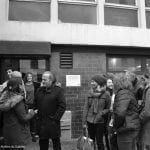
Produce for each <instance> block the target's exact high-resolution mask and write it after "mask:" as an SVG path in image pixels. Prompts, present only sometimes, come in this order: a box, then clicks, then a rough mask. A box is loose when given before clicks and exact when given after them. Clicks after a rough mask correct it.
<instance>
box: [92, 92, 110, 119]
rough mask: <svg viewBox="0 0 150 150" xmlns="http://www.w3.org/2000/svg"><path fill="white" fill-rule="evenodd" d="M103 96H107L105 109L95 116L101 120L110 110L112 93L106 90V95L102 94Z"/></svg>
mask: <svg viewBox="0 0 150 150" xmlns="http://www.w3.org/2000/svg"><path fill="white" fill-rule="evenodd" d="M102 98H105V106H104V109H103V110H102V111H100V112H99V113H98V114H97V115H96V118H95V120H96V121H98V120H100V119H101V118H102V117H105V116H106V115H107V114H108V113H109V111H110V109H109V108H110V103H111V97H110V95H109V94H108V93H107V92H106V93H105V97H103V96H102Z"/></svg>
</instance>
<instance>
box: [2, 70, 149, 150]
mask: <svg viewBox="0 0 150 150" xmlns="http://www.w3.org/2000/svg"><path fill="white" fill-rule="evenodd" d="M8 77H9V79H8V80H7V81H6V82H4V83H3V85H1V89H0V129H1V130H2V132H0V134H2V135H1V136H3V137H4V143H3V144H6V145H10V146H11V145H13V146H14V145H15V146H20V145H23V146H25V148H26V149H27V150H30V147H31V145H32V144H31V143H32V141H35V140H36V136H38V137H39V146H40V150H48V148H49V139H51V140H52V143H53V149H54V150H61V142H60V135H61V130H60V120H61V117H62V115H63V114H64V112H65V109H66V102H65V96H64V91H63V89H62V88H61V87H60V84H57V81H56V77H55V75H54V74H53V73H52V72H50V71H46V72H44V73H43V75H42V82H41V83H37V82H34V81H33V75H32V73H27V74H26V76H25V79H24V80H23V78H22V74H21V72H19V71H12V70H11V69H9V70H8ZM90 85H91V88H90V90H89V92H88V94H87V99H86V100H85V105H84V109H83V128H86V129H87V130H88V135H89V137H90V138H91V139H92V140H93V141H94V143H95V144H94V146H95V150H104V149H105V146H104V139H105V143H106V144H105V145H106V148H107V150H150V77H149V76H148V75H147V74H145V75H143V76H137V75H135V74H134V73H132V72H125V73H118V74H115V75H111V76H110V75H104V74H103V75H95V76H93V77H92V78H91V82H90ZM104 137H105V138H104Z"/></svg>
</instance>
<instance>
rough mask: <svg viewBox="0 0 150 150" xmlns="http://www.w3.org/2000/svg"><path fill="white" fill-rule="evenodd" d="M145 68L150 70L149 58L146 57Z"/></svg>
mask: <svg viewBox="0 0 150 150" xmlns="http://www.w3.org/2000/svg"><path fill="white" fill-rule="evenodd" d="M146 70H147V71H148V72H150V58H149V59H146Z"/></svg>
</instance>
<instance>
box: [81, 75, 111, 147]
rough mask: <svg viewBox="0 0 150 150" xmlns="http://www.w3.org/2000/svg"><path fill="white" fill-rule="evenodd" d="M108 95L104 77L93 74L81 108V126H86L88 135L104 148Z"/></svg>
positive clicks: (108, 104)
mask: <svg viewBox="0 0 150 150" xmlns="http://www.w3.org/2000/svg"><path fill="white" fill-rule="evenodd" d="M109 107H110V95H109V93H108V92H106V78H105V77H103V76H102V75H95V76H93V77H92V79H91V90H90V92H89V94H88V99H87V100H86V101H85V105H84V110H83V127H84V128H86V127H87V128H88V134H89V137H90V138H91V139H92V140H93V141H94V142H95V143H97V147H98V150H104V143H103V136H104V116H105V115H106V114H107V113H108V112H109Z"/></svg>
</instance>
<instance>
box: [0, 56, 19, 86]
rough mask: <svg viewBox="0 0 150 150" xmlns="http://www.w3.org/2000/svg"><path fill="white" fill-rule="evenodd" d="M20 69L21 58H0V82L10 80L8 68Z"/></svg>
mask: <svg viewBox="0 0 150 150" xmlns="http://www.w3.org/2000/svg"><path fill="white" fill-rule="evenodd" d="M10 68H11V69H12V70H19V60H18V59H12V58H6V59H5V58H0V84H2V83H3V82H5V81H6V80H8V76H7V70H8V69H10Z"/></svg>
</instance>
